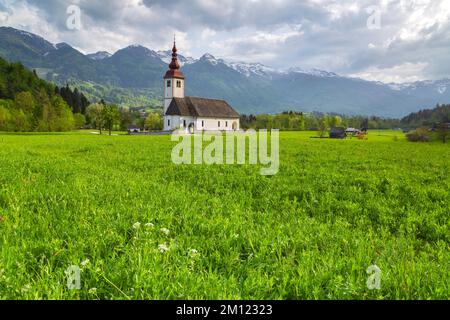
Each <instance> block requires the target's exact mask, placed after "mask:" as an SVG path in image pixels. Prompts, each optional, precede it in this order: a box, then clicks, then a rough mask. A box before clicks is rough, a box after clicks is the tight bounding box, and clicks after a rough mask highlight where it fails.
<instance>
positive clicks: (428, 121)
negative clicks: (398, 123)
mask: <svg viewBox="0 0 450 320" xmlns="http://www.w3.org/2000/svg"><path fill="white" fill-rule="evenodd" d="M402 123H403V124H406V125H408V126H409V127H415V128H417V127H423V126H425V127H429V126H434V125H436V124H438V123H450V104H447V105H444V104H443V105H437V106H436V108H434V109H426V110H421V111H419V112H415V113H411V114H410V115H408V116H406V117H404V118H403V119H402Z"/></svg>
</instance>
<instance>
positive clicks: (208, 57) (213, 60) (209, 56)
mask: <svg viewBox="0 0 450 320" xmlns="http://www.w3.org/2000/svg"><path fill="white" fill-rule="evenodd" d="M200 61H206V62H209V63H210V64H212V65H213V66H215V65H218V64H219V63H224V61H223V60H222V59H216V57H214V56H213V55H212V54H210V53H205V54H204V55H203V56H202V57H201V58H200Z"/></svg>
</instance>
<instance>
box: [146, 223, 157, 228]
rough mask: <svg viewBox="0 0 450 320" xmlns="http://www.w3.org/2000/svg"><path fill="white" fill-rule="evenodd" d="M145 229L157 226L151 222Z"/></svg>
mask: <svg viewBox="0 0 450 320" xmlns="http://www.w3.org/2000/svg"><path fill="white" fill-rule="evenodd" d="M145 227H146V228H149V229H153V228H154V227H155V225H154V224H153V223H151V222H149V223H146V224H145Z"/></svg>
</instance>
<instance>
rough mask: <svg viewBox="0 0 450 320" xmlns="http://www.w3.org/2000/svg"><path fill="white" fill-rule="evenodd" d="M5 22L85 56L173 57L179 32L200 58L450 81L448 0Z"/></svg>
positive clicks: (2, 5)
mask: <svg viewBox="0 0 450 320" xmlns="http://www.w3.org/2000/svg"><path fill="white" fill-rule="evenodd" d="M71 5H76V6H77V7H78V8H79V9H80V16H79V20H78V19H77V17H78V16H77V15H76V10H75V11H74V7H73V6H71ZM78 21H80V23H81V24H80V25H78V23H77V22H78ZM0 25H7V26H12V27H15V28H20V29H24V30H27V31H30V32H33V33H36V34H39V35H41V36H43V37H44V38H46V39H48V40H49V41H52V42H55V43H56V42H67V43H69V44H71V45H72V46H74V47H76V48H77V49H79V50H80V51H82V52H84V53H91V52H96V51H99V50H106V51H109V52H111V53H114V52H115V51H116V50H118V49H120V48H123V47H126V46H128V45H130V44H141V45H144V46H146V47H148V48H150V49H154V50H167V49H169V48H170V46H171V41H172V37H173V34H174V33H175V34H176V35H177V43H178V47H179V50H180V53H181V54H184V55H187V56H192V57H194V58H198V57H200V56H201V55H203V54H204V53H206V52H208V53H211V54H213V55H214V56H216V57H220V58H224V59H228V60H234V61H246V62H261V63H264V64H266V65H269V66H273V67H276V68H289V67H300V68H303V69H312V68H317V69H322V70H327V71H333V72H336V73H339V74H342V75H350V76H358V77H362V78H365V79H370V80H379V81H384V82H408V81H416V80H423V79H440V78H446V77H448V78H450V0H358V1H356V0H304V1H302V0H170V1H165V0H102V1H100V0H0Z"/></svg>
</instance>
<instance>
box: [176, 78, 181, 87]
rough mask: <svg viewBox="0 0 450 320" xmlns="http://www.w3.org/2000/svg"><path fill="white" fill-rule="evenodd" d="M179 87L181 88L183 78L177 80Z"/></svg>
mask: <svg viewBox="0 0 450 320" xmlns="http://www.w3.org/2000/svg"><path fill="white" fill-rule="evenodd" d="M177 88H181V80H177Z"/></svg>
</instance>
